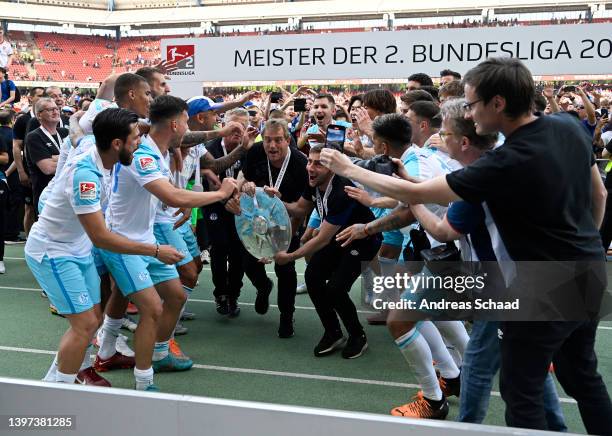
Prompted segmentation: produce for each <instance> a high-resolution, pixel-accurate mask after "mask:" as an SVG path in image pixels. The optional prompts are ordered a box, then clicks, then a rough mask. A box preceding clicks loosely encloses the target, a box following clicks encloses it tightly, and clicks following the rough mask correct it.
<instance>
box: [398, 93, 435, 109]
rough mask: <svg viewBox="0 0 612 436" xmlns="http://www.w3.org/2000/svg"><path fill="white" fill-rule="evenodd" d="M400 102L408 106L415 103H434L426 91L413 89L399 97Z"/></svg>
mask: <svg viewBox="0 0 612 436" xmlns="http://www.w3.org/2000/svg"><path fill="white" fill-rule="evenodd" d="M400 100H401V101H402V102H404V103H405V104H407V105H408V106H410V105H412V104H413V103H415V102H417V101H434V98H433V97H432V95H431V94H430V93H429V92H427V91H423V90H421V89H415V90H413V91H408V92H407V93H406V94H404V95H402V96H401V97H400Z"/></svg>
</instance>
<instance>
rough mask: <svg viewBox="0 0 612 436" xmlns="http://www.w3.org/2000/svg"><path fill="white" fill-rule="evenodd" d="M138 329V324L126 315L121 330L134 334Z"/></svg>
mask: <svg viewBox="0 0 612 436" xmlns="http://www.w3.org/2000/svg"><path fill="white" fill-rule="evenodd" d="M137 327H138V324H136V323H135V322H134V320H133V319H132V318H131V317H130V316H129V315H126V316H124V317H123V320H122V323H121V328H122V329H125V330H129V331H131V332H132V333H134V332H135V331H136V328H137Z"/></svg>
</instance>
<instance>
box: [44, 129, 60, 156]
mask: <svg viewBox="0 0 612 436" xmlns="http://www.w3.org/2000/svg"><path fill="white" fill-rule="evenodd" d="M40 130H41V132H43V133H44V134H45V136H46V137H47V138H49V139H50V140H51V142H53V144H54V145H55V148H57V152H58V153H59V152H60V148H61V146H62V137H61V136H60V135H59V133H57V132H56V133H55V135H56V136H55V137H53V135H51V133H49V131H48V130H47V129H45V126H43V125H42V124H41V125H40Z"/></svg>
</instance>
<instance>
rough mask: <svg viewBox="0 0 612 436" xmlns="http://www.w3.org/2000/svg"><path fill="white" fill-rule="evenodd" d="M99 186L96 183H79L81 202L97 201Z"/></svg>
mask: <svg viewBox="0 0 612 436" xmlns="http://www.w3.org/2000/svg"><path fill="white" fill-rule="evenodd" d="M97 189H98V185H96V183H95V182H80V183H79V198H80V199H81V200H95V199H96V194H97Z"/></svg>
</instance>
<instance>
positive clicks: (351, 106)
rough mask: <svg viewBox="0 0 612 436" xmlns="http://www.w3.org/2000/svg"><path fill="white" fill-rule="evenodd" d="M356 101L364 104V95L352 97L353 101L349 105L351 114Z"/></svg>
mask: <svg viewBox="0 0 612 436" xmlns="http://www.w3.org/2000/svg"><path fill="white" fill-rule="evenodd" d="M356 101H359V102H361V104H363V94H357V95H354V96H352V97H351V99H350V100H349V104H348V111H349V113H350V112H351V109H353V105H354V104H355V102H356Z"/></svg>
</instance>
